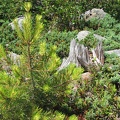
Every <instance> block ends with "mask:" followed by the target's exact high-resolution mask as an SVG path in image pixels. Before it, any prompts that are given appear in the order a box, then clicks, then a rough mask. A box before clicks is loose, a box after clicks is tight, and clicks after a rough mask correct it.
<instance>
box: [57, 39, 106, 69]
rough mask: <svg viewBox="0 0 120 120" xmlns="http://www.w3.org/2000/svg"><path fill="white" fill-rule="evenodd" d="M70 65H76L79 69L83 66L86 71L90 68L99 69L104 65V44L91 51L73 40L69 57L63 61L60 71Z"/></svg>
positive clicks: (100, 43)
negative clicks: (95, 67)
mask: <svg viewBox="0 0 120 120" xmlns="http://www.w3.org/2000/svg"><path fill="white" fill-rule="evenodd" d="M70 63H74V64H76V66H77V67H79V66H82V67H84V68H85V69H86V70H89V67H90V66H97V67H99V65H103V64H104V52H103V49H102V42H99V43H98V45H97V46H96V48H95V49H91V51H89V50H88V48H87V47H85V46H84V45H82V44H78V43H76V40H75V39H73V40H72V41H71V43H70V52H69V56H68V57H67V58H66V59H63V62H62V64H61V66H60V67H59V68H58V71H59V70H62V69H64V68H66V67H67V66H68V65H69V64H70Z"/></svg>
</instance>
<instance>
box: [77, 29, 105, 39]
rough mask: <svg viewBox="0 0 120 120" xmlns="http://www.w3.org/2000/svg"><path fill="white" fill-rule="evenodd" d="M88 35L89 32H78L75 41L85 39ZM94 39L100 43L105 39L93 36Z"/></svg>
mask: <svg viewBox="0 0 120 120" xmlns="http://www.w3.org/2000/svg"><path fill="white" fill-rule="evenodd" d="M89 34H90V32H89V31H80V32H79V33H78V34H77V39H78V40H79V41H81V40H83V39H85V38H86V37H87V36H88V35H89ZM94 37H95V38H96V39H97V40H98V41H102V40H105V39H106V38H104V37H102V36H100V35H97V34H94Z"/></svg>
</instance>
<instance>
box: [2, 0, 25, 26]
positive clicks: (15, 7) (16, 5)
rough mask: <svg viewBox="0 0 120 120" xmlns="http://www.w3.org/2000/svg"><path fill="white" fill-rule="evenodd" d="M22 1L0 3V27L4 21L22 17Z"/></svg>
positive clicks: (9, 0)
mask: <svg viewBox="0 0 120 120" xmlns="http://www.w3.org/2000/svg"><path fill="white" fill-rule="evenodd" d="M22 11H23V0H18V1H16V0H2V1H0V25H1V24H3V23H4V22H5V21H9V20H11V19H14V18H15V17H16V16H18V15H22Z"/></svg>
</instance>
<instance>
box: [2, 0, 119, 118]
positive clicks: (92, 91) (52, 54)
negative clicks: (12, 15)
mask: <svg viewBox="0 0 120 120" xmlns="http://www.w3.org/2000/svg"><path fill="white" fill-rule="evenodd" d="M60 2H61V1H56V2H55V4H56V5H58V6H59V5H61V4H62V2H61V3H60ZM84 2H86V1H83V2H82V3H84ZM90 2H92V1H90ZM43 3H44V4H45V5H46V6H45V10H46V7H47V5H52V6H53V8H54V7H56V6H54V3H53V2H50V1H49V2H48V1H46V2H45V1H44V2H43ZM43 3H42V4H43ZM71 4H72V2H70V4H68V0H67V1H66V2H63V5H68V6H69V7H70V5H71ZM75 4H77V5H78V3H77V2H75ZM30 8H31V4H30V3H29V2H27V3H25V9H26V11H27V12H26V13H25V15H24V17H25V19H24V20H23V25H22V28H23V29H22V30H21V29H20V28H19V26H18V24H17V21H16V19H15V21H14V24H15V32H16V33H15V32H12V33H11V34H10V30H8V31H7V29H6V31H5V34H2V35H1V36H4V37H3V38H1V41H2V43H4V44H6V43H7V42H6V41H4V40H5V37H8V38H7V39H6V40H7V41H9V40H11V37H12V39H13V40H17V39H18V38H19V41H16V42H19V47H20V48H19V53H20V66H17V65H12V64H10V62H9V60H8V59H5V60H6V63H7V65H8V66H9V68H10V69H9V70H8V71H5V70H4V69H3V68H1V71H0V108H1V109H0V117H1V118H0V119H3V120H30V119H31V120H51V119H53V120H58V119H59V120H63V119H65V115H66V116H71V115H72V116H71V117H70V120H75V119H77V117H76V115H83V117H84V118H86V119H87V120H91V119H92V120H96V119H109V120H112V119H114V118H115V117H116V114H117V113H118V111H119V109H120V105H119V102H120V98H119V96H118V95H117V94H116V93H117V89H116V87H115V85H116V84H114V83H119V68H120V66H119V63H120V62H119V60H120V59H119V58H117V57H115V56H110V57H109V56H107V55H106V60H105V62H106V64H105V66H103V67H102V68H101V70H100V71H99V72H96V71H95V72H94V76H93V79H92V80H91V81H83V80H81V74H82V73H83V69H82V68H81V67H79V68H77V67H76V66H75V65H73V64H70V65H69V66H68V67H67V68H65V69H63V70H61V71H58V67H59V66H60V64H61V60H60V58H59V57H58V55H59V56H62V55H61V54H59V52H61V51H62V49H63V48H65V49H66V46H69V45H68V43H69V41H70V40H71V38H73V37H75V35H74V34H76V31H75V32H68V33H67V32H62V33H60V32H50V33H47V34H46V35H45V37H42V38H41V39H39V37H40V36H41V34H40V33H41V31H42V28H43V24H42V23H41V20H42V17H41V16H40V15H36V19H35V20H36V22H35V23H34V22H33V21H32V15H31V13H29V10H30ZM53 8H51V10H53ZM73 9H75V7H73V8H69V9H68V8H66V9H62V5H61V6H60V10H61V13H60V14H63V12H64V10H66V11H69V10H73ZM47 10H49V9H47ZM73 11H74V10H73ZM47 12H50V11H47ZM71 12H72V11H71ZM71 12H70V13H71ZM45 13H46V11H45ZM48 15H49V14H48ZM55 15H56V14H55ZM58 15H59V14H58ZM65 15H66V14H65ZM68 17H70V16H69V15H68V16H63V18H65V19H67V18H68ZM71 17H73V16H71ZM61 18H62V17H61ZM54 19H55V21H57V20H59V19H58V18H57V17H56V16H54ZM63 20H64V19H63ZM107 20H108V19H107ZM68 22H69V19H68ZM58 23H61V21H58ZM109 23H110V24H109V25H110V28H111V24H113V23H112V22H111V21H110V22H109ZM102 24H103V26H102V28H99V29H98V31H100V30H102V29H103V30H104V29H105V28H104V27H105V25H104V23H101V25H102ZM105 24H107V23H105ZM64 25H65V27H66V26H67V24H66V22H64ZM3 26H4V24H3ZM3 26H2V27H3ZM5 26H7V25H6V24H5ZM61 26H62V25H60V27H61ZM113 26H114V27H115V32H112V30H111V29H110V28H109V26H108V27H107V29H106V32H104V33H103V31H102V32H101V31H100V33H101V34H103V35H106V36H107V37H108V38H109V39H107V40H109V41H111V38H112V37H113V36H115V34H118V33H119V29H118V30H116V29H117V28H119V24H117V25H116V22H115V25H113ZM3 28H4V27H3ZM3 28H1V30H2V31H3V32H4V29H3ZM6 28H7V27H6ZM60 29H63V28H60ZM104 31H105V30H104ZM107 31H109V32H107ZM7 33H9V35H8V36H7ZM58 33H59V34H58ZM13 34H14V35H13ZM16 34H17V37H18V38H17V37H16V36H15V35H16ZM92 34H93V33H92ZM92 34H90V36H88V37H87V38H86V40H87V42H86V44H87V45H89V46H95V44H94V42H95V41H96V40H95V39H93V37H92ZM12 35H13V36H12ZM10 36H11V37H10ZM48 36H49V37H48ZM68 36H69V37H68ZM9 38H10V39H9ZM88 38H90V39H88ZM117 38H118V39H116V38H113V39H116V43H117V42H118V41H119V37H118V36H117ZM40 40H41V41H40ZM11 41H12V40H11ZM39 41H40V42H39ZM43 41H44V42H43ZM113 41H114V40H113ZM53 43H54V45H53ZM118 43H119V42H118ZM104 45H105V44H104ZM56 46H57V47H56ZM62 46H64V47H62ZM13 47H14V46H11V48H12V49H13ZM57 48H58V49H57ZM0 50H1V53H0V54H1V55H0V56H1V57H0V58H2V57H3V56H4V57H6V55H5V52H4V51H5V50H4V49H3V47H2V46H0ZM67 50H68V48H67ZM67 50H66V51H67ZM16 51H17V49H16ZM56 51H57V52H58V55H57V54H56ZM65 54H66V53H65V52H64V54H63V56H65ZM6 58H7V57H6ZM109 65H112V68H111V67H109ZM95 73H96V74H95ZM56 110H57V111H56ZM53 111H54V112H53Z"/></svg>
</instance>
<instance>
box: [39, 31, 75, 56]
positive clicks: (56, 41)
mask: <svg viewBox="0 0 120 120" xmlns="http://www.w3.org/2000/svg"><path fill="white" fill-rule="evenodd" d="M76 35H77V31H73V32H70V31H69V32H66V31H63V32H59V31H57V30H54V31H51V32H49V33H45V34H44V35H43V36H42V37H41V38H40V40H41V41H46V43H47V46H48V48H49V47H50V46H51V45H56V46H57V50H56V52H57V54H58V56H59V57H60V58H63V57H66V56H68V53H69V46H70V41H71V40H72V39H73V38H74V37H75V36H76Z"/></svg>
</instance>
